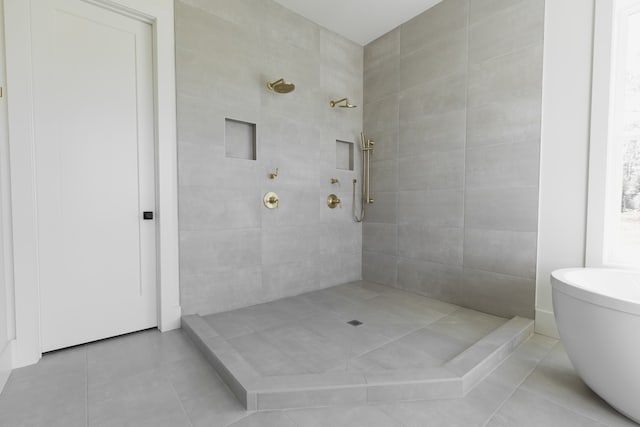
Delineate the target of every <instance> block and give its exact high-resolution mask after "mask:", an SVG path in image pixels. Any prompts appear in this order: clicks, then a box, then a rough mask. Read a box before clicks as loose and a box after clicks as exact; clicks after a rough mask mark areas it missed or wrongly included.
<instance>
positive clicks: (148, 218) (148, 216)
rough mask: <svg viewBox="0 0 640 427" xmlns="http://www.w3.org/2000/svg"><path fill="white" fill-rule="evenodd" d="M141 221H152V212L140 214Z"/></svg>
mask: <svg viewBox="0 0 640 427" xmlns="http://www.w3.org/2000/svg"><path fill="white" fill-rule="evenodd" d="M142 219H144V220H150V219H153V212H152V211H145V212H143V213H142Z"/></svg>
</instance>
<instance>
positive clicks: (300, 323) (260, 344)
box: [182, 281, 533, 410]
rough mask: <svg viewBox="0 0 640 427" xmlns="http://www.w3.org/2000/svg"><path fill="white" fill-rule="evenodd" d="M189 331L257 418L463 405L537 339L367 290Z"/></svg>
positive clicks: (527, 324)
mask: <svg viewBox="0 0 640 427" xmlns="http://www.w3.org/2000/svg"><path fill="white" fill-rule="evenodd" d="M351 323H356V324H357V326H354V325H352V324H351ZM182 325H183V328H184V329H185V331H186V332H187V334H188V335H189V336H190V337H191V339H192V340H193V341H194V343H195V344H196V346H198V348H200V350H201V351H202V352H203V354H205V356H206V357H207V359H208V360H209V361H210V363H211V364H212V365H213V367H214V368H215V369H216V370H217V371H218V373H219V374H220V376H221V377H222V378H223V379H224V380H225V381H226V382H227V384H228V385H229V387H230V388H231V389H232V390H233V392H234V393H235V395H236V396H237V397H238V399H239V400H240V402H242V404H243V405H245V406H246V408H247V409H249V410H256V409H257V410H273V409H284V408H300V407H310V406H335V405H344V404H345V403H365V402H368V403H379V402H396V401H406V400H425V399H427V400H428V399H441V398H456V397H461V396H464V395H465V394H466V393H468V392H469V391H470V390H471V389H472V388H473V387H475V385H477V384H478V382H479V381H481V380H482V378H483V377H484V376H486V375H487V374H488V373H489V372H490V371H491V370H492V369H494V368H495V367H496V366H497V365H499V364H500V363H501V362H502V361H503V360H504V359H505V358H506V357H508V355H509V354H510V353H511V352H512V351H513V349H514V348H516V347H517V346H518V345H519V344H520V343H522V342H523V341H524V340H526V339H527V338H528V337H529V336H530V335H531V333H532V332H533V321H531V320H529V319H522V318H519V317H515V318H513V319H508V320H507V319H503V318H499V317H495V316H491V315H488V314H484V313H480V312H476V311H473V310H468V309H465V308H461V307H458V306H455V305H452V304H447V303H443V302H441V301H437V300H433V299H430V298H427V297H424V296H421V295H417V294H414V293H411V292H405V291H401V290H398V289H394V288H390V287H386V286H381V285H377V284H374V283H370V282H366V281H358V282H352V283H347V284H344V285H340V286H335V287H332V288H328V289H323V290H319V291H315V292H310V293H307V294H303V295H299V296H295V297H290V298H285V299H282V300H278V301H273V302H269V303H264V304H259V305H255V306H252V307H247V308H243V309H238V310H234V311H230V312H226V313H219V314H213V315H207V316H199V315H188V316H185V317H183V322H182Z"/></svg>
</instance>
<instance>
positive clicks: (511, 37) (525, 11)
mask: <svg viewBox="0 0 640 427" xmlns="http://www.w3.org/2000/svg"><path fill="white" fill-rule="evenodd" d="M543 27H544V1H543V0H532V1H525V2H520V3H518V4H517V5H515V6H513V7H510V8H507V9H503V10H501V11H500V12H497V13H495V14H493V15H490V16H487V17H486V18H485V19H483V20H481V21H478V22H477V23H475V24H473V25H471V26H470V27H469V62H470V63H472V64H473V63H478V62H482V61H484V60H487V59H489V58H493V57H496V56H500V55H504V54H507V53H510V52H514V51H516V50H519V49H522V48H524V47H526V46H529V45H532V44H535V43H539V42H540V41H542V37H543Z"/></svg>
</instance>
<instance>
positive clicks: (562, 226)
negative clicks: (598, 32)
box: [536, 0, 594, 336]
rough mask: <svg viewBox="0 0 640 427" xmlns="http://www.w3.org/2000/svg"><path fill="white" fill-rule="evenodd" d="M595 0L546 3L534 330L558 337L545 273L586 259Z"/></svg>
mask: <svg viewBox="0 0 640 427" xmlns="http://www.w3.org/2000/svg"><path fill="white" fill-rule="evenodd" d="M593 13H594V0H553V1H547V2H546V10H545V30H544V59H543V61H544V62H543V77H542V81H543V86H542V141H541V155H540V205H539V217H538V218H539V219H538V221H539V224H538V265H537V272H536V273H537V275H536V277H537V279H536V331H537V332H539V333H542V334H545V335H551V336H557V330H556V326H555V320H554V317H553V306H552V301H551V284H550V281H549V275H550V274H551V272H552V271H553V270H555V269H557V268H563V267H582V266H584V261H585V231H586V208H587V176H588V160H589V132H590V110H591V65H592V56H593V55H592V54H593Z"/></svg>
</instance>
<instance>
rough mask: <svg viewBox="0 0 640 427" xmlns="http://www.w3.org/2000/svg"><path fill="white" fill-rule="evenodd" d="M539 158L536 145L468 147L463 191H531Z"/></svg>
mask: <svg viewBox="0 0 640 427" xmlns="http://www.w3.org/2000/svg"><path fill="white" fill-rule="evenodd" d="M539 158H540V145H539V143H538V141H525V142H522V143H514V144H498V145H489V146H478V147H471V148H469V149H468V150H467V152H466V168H465V170H466V174H467V177H466V187H467V188H469V189H476V188H504V187H535V186H537V185H538V177H539V164H540V162H539Z"/></svg>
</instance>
